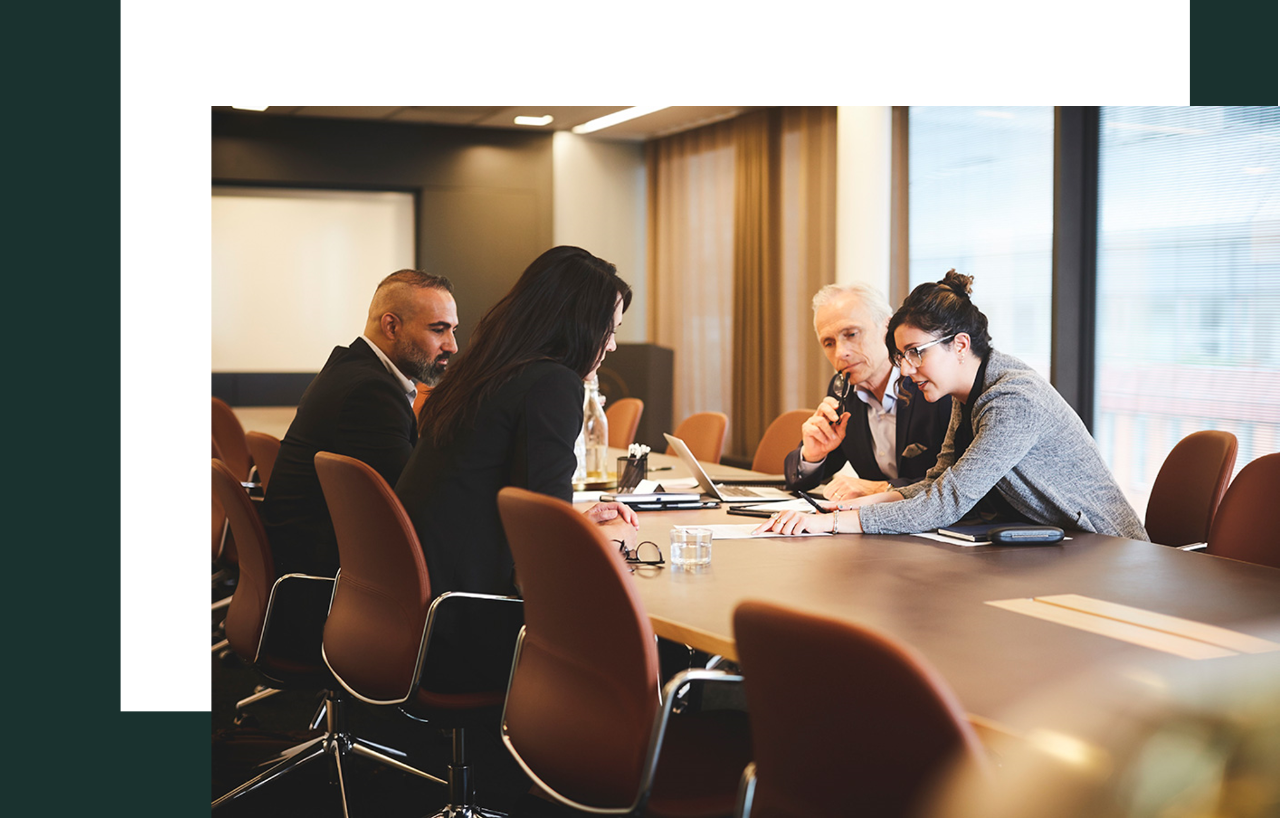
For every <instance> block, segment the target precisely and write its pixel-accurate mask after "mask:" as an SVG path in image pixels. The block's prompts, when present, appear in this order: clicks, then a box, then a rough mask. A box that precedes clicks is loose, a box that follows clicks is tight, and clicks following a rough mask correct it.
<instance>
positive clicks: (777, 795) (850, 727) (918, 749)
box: [733, 601, 985, 818]
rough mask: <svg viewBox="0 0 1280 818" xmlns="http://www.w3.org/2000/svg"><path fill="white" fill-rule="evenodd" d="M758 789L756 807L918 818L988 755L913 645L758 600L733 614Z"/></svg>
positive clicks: (759, 811) (758, 811) (757, 814)
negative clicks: (937, 783) (914, 813)
mask: <svg viewBox="0 0 1280 818" xmlns="http://www.w3.org/2000/svg"><path fill="white" fill-rule="evenodd" d="M733 631H734V641H735V642H736V644H737V649H738V658H739V662H740V664H741V665H742V672H743V676H744V678H745V679H746V681H745V683H744V684H745V692H746V697H747V707H748V709H749V710H750V712H751V744H752V750H753V753H754V754H753V758H754V759H755V765H756V787H755V795H754V799H753V804H752V809H751V815H752V816H753V818H761V817H762V816H774V815H801V814H807V815H848V814H858V815H876V816H899V815H907V814H910V810H911V809H913V808H914V807H916V806H917V804H916V799H917V798H919V797H920V796H922V795H924V794H925V792H926V791H927V788H928V787H929V785H930V784H931V783H932V781H933V779H934V778H935V777H936V776H939V775H940V774H942V773H943V772H945V771H946V770H947V769H949V767H948V765H949V762H950V761H952V760H953V759H954V758H956V757H958V756H960V755H961V754H966V755H967V756H969V757H970V758H971V759H972V760H973V761H974V762H975V763H976V764H977V765H979V766H980V767H981V768H983V769H985V763H984V759H983V751H982V749H981V744H980V743H979V741H978V738H977V736H976V734H975V733H974V731H973V728H972V727H971V726H970V725H969V723H968V722H967V721H966V718H965V714H964V710H963V709H962V708H961V707H960V704H959V703H958V702H957V701H956V699H955V696H954V695H953V694H952V693H951V692H950V688H949V687H948V686H947V684H946V682H945V681H944V680H943V679H942V678H941V677H940V676H939V675H938V674H937V673H936V672H935V671H934V670H933V669H932V668H931V667H930V666H929V665H928V664H927V663H926V662H925V661H924V659H923V658H922V657H920V656H919V655H917V654H916V653H915V652H914V651H913V650H911V649H910V648H908V647H907V646H905V645H903V644H901V643H899V642H897V641H895V640H893V639H891V638H889V637H887V636H884V635H882V634H878V633H876V632H874V631H871V630H868V629H866V628H863V627H861V626H858V625H855V624H853V623H849V622H840V621H837V620H833V619H828V618H826V617H821V616H814V615H810V614H805V613H800V612H798V611H795V610H791V609H788V608H783V607H779V606H777V605H771V604H766V603H761V602H751V601H748V602H743V603H742V604H741V605H739V606H738V608H737V609H736V610H735V611H734V615H733Z"/></svg>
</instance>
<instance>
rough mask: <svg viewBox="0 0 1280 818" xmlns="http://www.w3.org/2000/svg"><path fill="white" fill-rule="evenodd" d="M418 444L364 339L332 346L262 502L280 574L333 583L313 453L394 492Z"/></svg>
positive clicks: (409, 410)
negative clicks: (378, 478)
mask: <svg viewBox="0 0 1280 818" xmlns="http://www.w3.org/2000/svg"><path fill="white" fill-rule="evenodd" d="M417 441H418V424H417V420H416V418H415V417H414V414H413V406H412V404H410V402H409V399H408V398H407V397H406V396H405V392H404V387H403V385H402V384H401V383H400V382H399V381H398V380H396V378H395V377H394V376H392V374H391V373H390V372H388V371H387V368H386V366H384V365H383V363H382V360H381V359H380V358H379V357H378V355H377V353H375V352H374V351H373V348H372V347H370V346H369V344H368V342H366V341H365V340H364V339H363V338H357V339H356V340H355V341H353V342H352V344H351V346H349V347H334V350H333V352H332V353H331V354H330V355H329V360H328V361H327V362H326V363H325V365H324V368H323V369H321V370H320V374H318V375H316V377H315V379H314V380H312V381H311V385H310V386H308V387H307V390H306V391H305V392H304V393H303V394H302V399H301V400H300V401H299V403H298V413H297V415H296V416H295V417H294V419H293V423H291V424H290V425H289V431H288V432H286V433H285V436H284V440H283V441H282V442H281V444H280V453H279V455H278V456H277V458H276V463H275V467H274V468H273V469H272V472H271V482H270V483H268V484H267V493H266V497H265V498H263V502H262V508H261V511H262V521H263V524H264V525H265V526H266V529H267V536H268V539H269V540H270V542H271V548H272V551H273V552H274V554H275V562H276V567H277V569H278V570H279V571H280V572H282V573H287V572H290V571H299V572H304V573H308V574H315V575H321V576H333V575H334V574H336V573H337V571H338V543H337V540H336V538H335V537H334V533H333V522H332V521H331V520H330V519H329V507H328V506H327V505H326V504H325V501H324V493H323V491H321V489H320V479H319V478H318V477H317V476H316V467H315V456H316V452H334V453H336V454H343V455H347V456H348V457H354V458H356V459H357V460H361V461H363V462H365V463H367V464H368V465H369V466H371V467H372V468H373V469H375V470H376V471H377V472H378V474H380V475H382V477H383V478H384V479H385V480H386V481H387V483H388V484H390V485H392V486H394V485H395V484H396V481H397V480H399V479H400V472H401V471H403V470H404V464H405V463H407V462H408V460H409V455H410V454H412V453H413V445H414V444H415V443H416V442H417Z"/></svg>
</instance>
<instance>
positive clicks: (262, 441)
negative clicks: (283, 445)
mask: <svg viewBox="0 0 1280 818" xmlns="http://www.w3.org/2000/svg"><path fill="white" fill-rule="evenodd" d="M244 442H245V445H246V446H248V447H249V454H250V456H251V457H252V458H253V466H254V468H256V469H257V470H258V482H259V483H261V484H262V488H263V489H265V488H266V487H267V483H268V482H270V480H271V468H272V467H273V466H274V465H275V464H276V455H278V454H280V438H278V437H276V436H275V435H269V434H267V433H266V432H246V433H245V436H244Z"/></svg>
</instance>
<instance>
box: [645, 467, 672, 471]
mask: <svg viewBox="0 0 1280 818" xmlns="http://www.w3.org/2000/svg"><path fill="white" fill-rule="evenodd" d="M649 471H671V467H670V466H654V467H653V468H651V469H649Z"/></svg>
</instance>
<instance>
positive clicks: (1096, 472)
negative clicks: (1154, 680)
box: [858, 349, 1150, 540]
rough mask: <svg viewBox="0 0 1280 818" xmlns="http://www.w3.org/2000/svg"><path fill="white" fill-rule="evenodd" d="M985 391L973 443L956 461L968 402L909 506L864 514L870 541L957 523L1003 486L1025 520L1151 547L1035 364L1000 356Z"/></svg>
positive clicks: (954, 415) (871, 508) (908, 492)
mask: <svg viewBox="0 0 1280 818" xmlns="http://www.w3.org/2000/svg"><path fill="white" fill-rule="evenodd" d="M984 384H985V388H984V389H983V392H982V394H981V395H979V396H978V397H977V399H976V400H975V401H974V403H973V442H972V443H970V444H969V448H968V449H967V450H966V451H965V453H964V454H963V455H962V456H961V457H960V459H959V460H956V457H955V445H954V444H955V434H956V427H957V426H958V425H959V423H960V410H961V403H960V402H959V401H954V402H953V403H952V408H951V425H950V427H948V429H947V437H946V440H945V441H944V442H943V444H942V451H941V452H940V453H939V455H938V462H937V464H936V465H935V466H934V467H933V468H932V469H930V470H929V472H928V474H926V475H925V477H924V479H923V480H921V481H920V482H918V483H914V484H912V485H910V486H904V487H902V488H899V489H896V490H897V491H898V492H900V493H901V494H902V496H903V498H904V499H903V500H902V501H901V502H896V503H877V504H874V505H868V506H863V507H862V508H861V509H859V512H858V513H859V516H860V519H861V522H862V529H863V530H864V531H866V532H867V533H869V534H907V533H916V532H921V531H932V530H933V529H935V528H938V527H939V526H946V525H951V524H952V523H954V522H956V521H957V520H959V519H960V518H961V517H963V516H964V515H965V513H967V512H968V511H969V510H970V509H971V508H973V507H974V505H976V504H977V502H978V501H979V500H981V499H982V498H983V497H984V496H985V495H986V493H987V492H988V491H989V490H990V489H991V488H992V487H993V486H994V487H995V488H996V490H997V491H999V492H1000V494H1001V495H1002V496H1004V497H1005V498H1006V499H1007V500H1008V501H1009V503H1010V504H1012V506H1013V507H1014V508H1015V509H1016V510H1017V511H1018V512H1019V513H1020V514H1022V515H1023V516H1024V517H1026V518H1027V519H1028V520H1032V521H1033V522H1037V523H1041V524H1044V525H1056V526H1059V527H1060V528H1063V529H1076V530H1078V531H1093V532H1097V533H1099V534H1110V535H1112V536H1115V537H1127V538H1129V539H1134V540H1148V539H1150V538H1149V537H1148V536H1147V532H1146V529H1144V528H1143V527H1142V521H1141V520H1140V519H1139V518H1138V515H1137V514H1136V513H1135V512H1134V510H1133V508H1132V507H1131V506H1130V505H1129V503H1128V501H1127V500H1126V499H1125V496H1124V494H1123V493H1122V492H1121V491H1120V487H1119V486H1118V485H1117V484H1116V481H1115V478H1113V477H1112V476H1111V472H1110V471H1109V470H1108V469H1107V466H1106V464H1105V463H1103V462H1102V456H1101V454H1099V452H1098V447H1097V445H1096V444H1095V443H1094V441H1093V438H1092V437H1090V436H1089V431H1088V429H1086V428H1085V426H1084V423H1083V422H1081V420H1080V417H1079V416H1078V415H1077V414H1076V413H1075V411H1074V410H1073V409H1072V408H1071V407H1070V406H1068V405H1067V402H1066V401H1065V400H1063V399H1062V396H1061V395H1059V394H1058V392H1057V390H1055V389H1054V388H1053V386H1051V385H1050V384H1049V383H1048V381H1046V380H1045V379H1044V378H1042V377H1041V376H1040V374H1039V373H1037V372H1036V371H1035V370H1034V369H1032V368H1031V367H1030V366H1028V365H1027V364H1025V363H1023V362H1022V361H1020V360H1018V359H1017V358H1014V357H1013V356H1011V355H1005V354H1004V353H1002V352H997V351H996V350H994V349H993V350H991V353H990V357H989V358H988V360H987V371H986V377H985V378H984Z"/></svg>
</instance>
